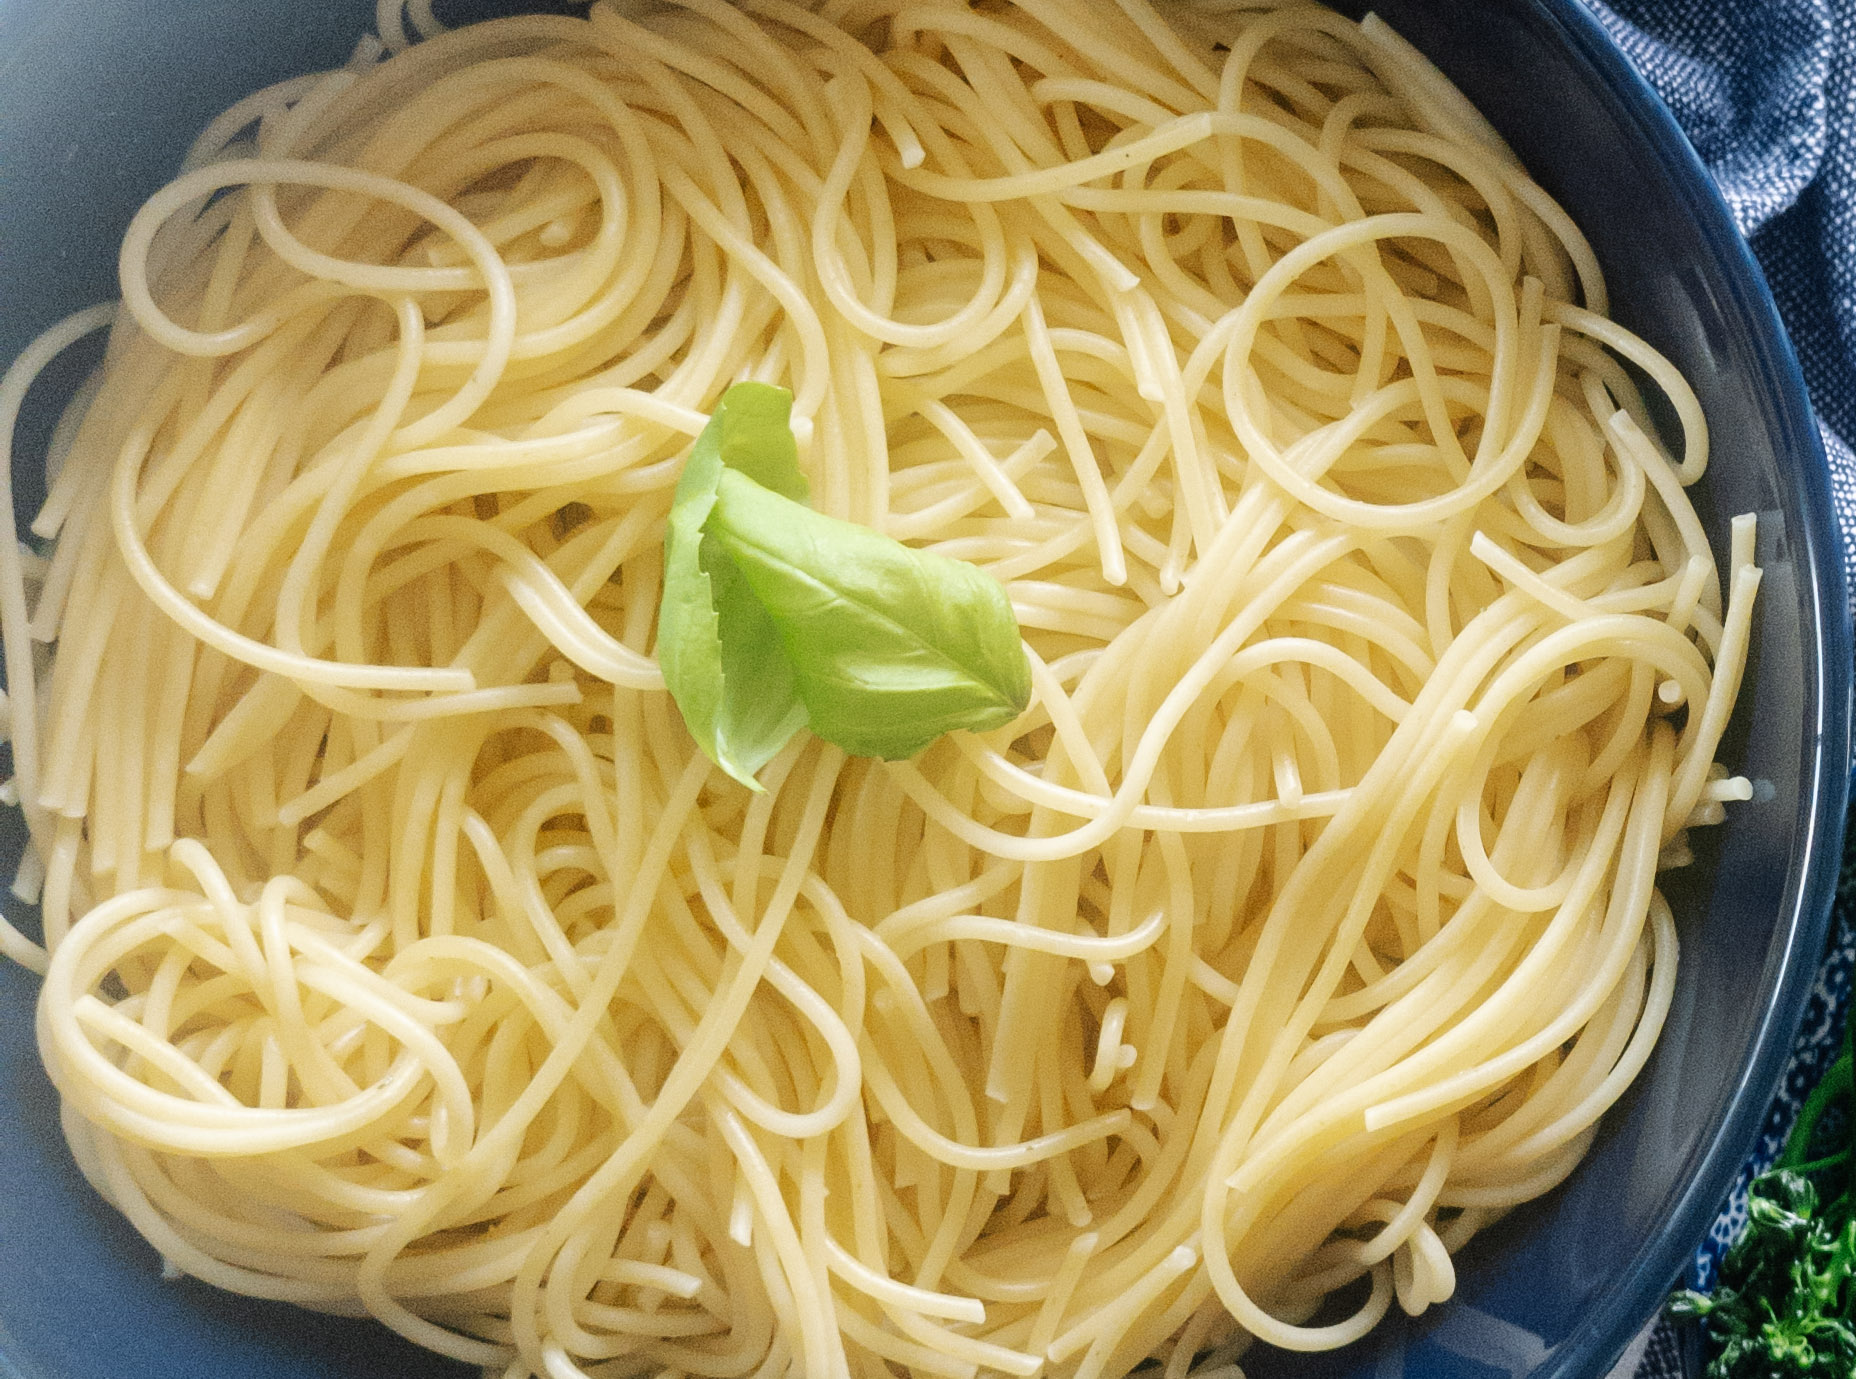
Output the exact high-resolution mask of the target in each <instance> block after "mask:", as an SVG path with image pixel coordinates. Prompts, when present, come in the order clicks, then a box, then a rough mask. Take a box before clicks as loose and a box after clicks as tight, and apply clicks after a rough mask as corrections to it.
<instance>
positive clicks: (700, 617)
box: [657, 383, 806, 790]
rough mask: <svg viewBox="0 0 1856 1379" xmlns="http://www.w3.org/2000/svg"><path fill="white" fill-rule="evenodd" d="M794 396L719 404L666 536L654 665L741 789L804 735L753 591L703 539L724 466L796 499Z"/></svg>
mask: <svg viewBox="0 0 1856 1379" xmlns="http://www.w3.org/2000/svg"><path fill="white" fill-rule="evenodd" d="M791 406H792V395H791V394H790V393H788V392H787V391H786V390H785V389H783V388H773V387H768V386H767V385H765V384H758V383H743V384H737V385H736V386H734V387H732V388H730V389H729V390H728V391H727V392H726V393H724V394H723V396H722V400H721V402H720V403H719V404H718V405H717V407H716V409H715V414H714V415H713V416H711V417H710V418H709V424H708V425H707V426H705V427H704V428H703V431H702V434H701V435H700V436H698V437H697V438H696V444H695V445H694V446H693V447H691V450H690V457H689V459H688V460H687V461H686V462H685V463H684V466H683V473H682V475H681V477H680V478H679V479H678V481H677V491H676V496H675V498H674V499H673V500H672V502H671V506H670V524H669V527H668V529H667V530H666V532H665V534H664V592H663V597H662V599H661V600H660V602H659V605H658V619H657V661H658V666H659V668H660V669H661V670H662V671H663V674H664V684H665V685H666V686H667V687H668V688H669V690H670V694H671V697H672V698H673V699H675V700H676V703H677V708H678V710H679V711H680V712H681V713H682V715H683V721H684V723H685V724H686V725H687V726H688V727H689V730H690V733H691V735H692V736H693V737H694V738H695V739H696V741H697V744H698V745H699V746H701V748H702V749H703V751H704V752H705V753H706V754H707V755H708V756H709V758H710V759H711V760H712V761H714V762H715V764H716V765H718V766H720V767H721V768H722V769H723V770H724V771H726V772H727V773H728V774H729V775H731V776H733V777H734V778H735V779H736V780H738V781H740V782H741V783H742V784H743V785H745V786H747V787H748V788H749V789H751V790H759V789H760V788H761V786H760V783H759V782H758V781H757V780H755V779H754V773H755V772H756V771H758V770H760V768H761V767H762V766H765V765H766V764H767V762H768V761H769V760H771V759H772V757H773V756H774V754H775V753H777V752H778V751H779V750H780V748H782V747H784V746H785V745H786V742H787V739H788V738H790V737H791V736H792V735H793V734H794V733H795V732H797V731H798V730H799V729H800V728H801V727H803V726H804V725H805V719H806V711H805V705H804V703H803V702H802V701H801V700H800V699H799V697H798V693H797V690H796V688H795V685H794V680H793V672H792V667H791V665H790V664H789V663H788V662H787V660H786V657H785V655H784V654H783V653H782V648H781V644H780V640H779V636H778V633H777V631H776V630H775V629H774V626H773V623H772V621H771V619H769V618H768V616H767V614H766V612H765V610H764V609H763V608H762V607H761V605H760V603H759V601H758V600H757V599H756V598H755V597H754V595H753V593H752V591H751V590H750V589H749V588H748V587H747V586H746V585H745V584H744V583H743V582H742V581H741V579H740V577H739V575H737V574H736V573H735V571H734V569H733V567H732V566H730V565H729V564H728V562H727V561H726V559H725V558H722V557H720V556H719V554H717V553H716V552H715V551H714V550H713V543H711V542H709V541H706V540H705V539H704V536H703V528H704V525H705V524H706V523H707V522H708V520H709V517H710V513H711V511H712V510H713V509H714V507H715V497H716V485H717V482H718V481H719V480H720V478H721V476H722V473H723V469H724V465H725V464H732V465H736V466H738V467H739V468H741V469H743V470H745V471H747V472H750V473H753V474H755V475H756V476H757V477H758V478H759V479H760V480H761V481H762V482H764V483H766V484H768V485H769V486H770V487H772V488H774V489H777V490H778V491H780V492H783V493H787V494H790V495H792V496H794V497H803V496H804V495H805V491H806V490H805V480H804V478H803V477H802V476H801V475H800V473H799V457H798V452H797V450H796V449H795V447H794V445H793V433H792V428H791V425H790V414H791Z"/></svg>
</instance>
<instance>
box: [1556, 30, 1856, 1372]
mask: <svg viewBox="0 0 1856 1379" xmlns="http://www.w3.org/2000/svg"><path fill="white" fill-rule="evenodd" d="M1522 4H1523V5H1524V6H1525V7H1526V8H1528V9H1531V10H1532V11H1533V12H1534V13H1535V14H1536V15H1537V16H1538V17H1539V18H1540V19H1541V20H1542V21H1543V22H1544V23H1545V25H1547V26H1548V27H1550V28H1551V29H1552V30H1553V32H1554V34H1555V36H1556V38H1557V39H1558V40H1559V42H1560V43H1561V45H1562V46H1563V48H1564V49H1565V51H1566V52H1567V53H1568V55H1569V56H1570V57H1571V58H1572V59H1573V61H1574V62H1575V63H1577V64H1579V65H1582V66H1584V67H1585V68H1586V69H1587V70H1588V71H1589V72H1590V73H1591V74H1592V76H1593V78H1594V81H1593V86H1594V88H1595V89H1597V90H1599V91H1601V92H1603V93H1604V95H1605V96H1606V97H1607V98H1608V100H1609V102H1610V103H1611V105H1612V107H1613V114H1615V115H1616V116H1617V117H1618V119H1619V122H1620V123H1621V124H1623V125H1625V126H1626V127H1628V128H1630V129H1631V131H1632V132H1633V133H1634V134H1636V135H1637V136H1638V137H1639V138H1641V139H1642V141H1643V143H1644V145H1645V147H1646V148H1647V149H1648V150H1649V151H1650V153H1651V154H1652V155H1653V156H1654V157H1655V158H1656V160H1657V161H1658V162H1659V163H1660V164H1661V165H1662V166H1663V167H1665V168H1666V169H1668V171H1669V172H1670V174H1671V180H1672V182H1673V184H1674V192H1675V197H1676V200H1677V202H1678V203H1679V204H1680V205H1681V206H1682V207H1683V209H1684V210H1686V211H1687V212H1688V214H1689V215H1690V216H1691V217H1692V219H1693V221H1694V224H1695V227H1696V229H1697V231H1698V232H1699V234H1700V236H1701V238H1702V240H1703V242H1704V243H1705V244H1706V246H1707V248H1708V250H1709V252H1710V253H1711V254H1712V255H1713V256H1714V257H1715V258H1716V259H1717V260H1718V261H1719V263H1720V265H1721V267H1722V268H1723V270H1724V272H1723V275H1722V276H1723V278H1724V280H1725V284H1726V287H1727V290H1728V297H1729V309H1730V310H1731V311H1732V312H1733V313H1734V314H1735V315H1737V316H1739V317H1741V318H1742V319H1743V320H1744V321H1745V322H1746V323H1747V324H1748V326H1749V327H1750V328H1751V329H1750V331H1749V334H1750V338H1751V344H1752V351H1753V353H1754V356H1755V358H1756V360H1757V361H1758V364H1759V368H1760V372H1761V374H1762V375H1763V376H1764V378H1765V380H1766V381H1767V383H1768V385H1769V388H1770V392H1771V395H1772V402H1773V404H1774V405H1773V406H1772V409H1771V411H1772V419H1773V421H1774V422H1775V423H1776V440H1777V441H1778V449H1779V453H1780V454H1782V455H1790V456H1793V457H1795V460H1796V465H1795V467H1794V470H1793V474H1794V477H1797V478H1798V479H1800V480H1802V482H1800V483H1798V484H1797V485H1796V488H1795V490H1794V500H1795V501H1796V503H1797V505H1798V509H1799V513H1800V516H1801V517H1802V519H1803V520H1802V521H1801V522H1800V524H1799V526H1798V529H1797V530H1796V531H1793V532H1788V536H1789V537H1790V539H1791V540H1792V541H1793V542H1794V543H1795V546H1794V551H1795V555H1794V563H1795V566H1796V568H1797V569H1798V571H1799V575H1800V579H1799V594H1800V602H1801V611H1803V612H1804V613H1805V614H1807V619H1806V620H1807V622H1808V625H1809V630H1808V635H1807V636H1806V637H1805V638H1804V641H1805V650H1806V653H1807V656H1809V657H1810V659H1811V662H1812V663H1811V664H1810V665H1809V666H1808V668H1807V670H1806V673H1805V676H1804V683H1803V690H1804V696H1803V697H1804V710H1805V715H1804V716H1805V727H1806V731H1807V734H1808V735H1809V746H1810V749H1811V750H1810V753H1809V764H1808V767H1807V769H1806V770H1805V772H1804V773H1803V779H1802V780H1801V782H1800V791H1799V797H1798V803H1797V814H1796V818H1797V819H1798V821H1799V824H1800V827H1799V829H1798V833H1797V837H1798V847H1799V851H1800V852H1801V853H1802V854H1803V859H1804V860H1803V864H1802V866H1800V867H1798V868H1797V869H1796V871H1795V872H1794V873H1793V875H1792V876H1791V877H1790V878H1788V880H1787V883H1786V887H1785V891H1784V898H1783V900H1782V901H1781V905H1780V915H1779V923H1780V925H1781V926H1782V927H1783V928H1784V929H1785V931H1786V937H1785V942H1784V944H1783V946H1782V949H1781V950H1780V951H1779V952H1778V953H1776V954H1774V953H1772V952H1771V951H1770V950H1768V955H1767V959H1766V964H1765V970H1764V971H1762V972H1761V973H1760V974H1759V981H1760V985H1761V987H1762V988H1764V989H1765V990H1766V991H1767V992H1768V993H1769V999H1767V1001H1766V1002H1765V1003H1764V1005H1763V1006H1762V1008H1761V1012H1760V1017H1759V1020H1758V1022H1757V1024H1756V1025H1755V1027H1754V1031H1753V1035H1752V1038H1751V1040H1750V1041H1749V1044H1748V1050H1749V1051H1748V1054H1747V1057H1746V1059H1745V1061H1744V1063H1743V1064H1742V1066H1741V1068H1740V1072H1739V1076H1738V1079H1737V1081H1736V1083H1735V1086H1734V1089H1733V1092H1732V1094H1731V1096H1730V1097H1729V1099H1728V1103H1727V1112H1726V1114H1725V1115H1724V1116H1723V1117H1722V1118H1721V1121H1720V1123H1719V1124H1718V1125H1717V1126H1716V1127H1715V1130H1714V1133H1713V1135H1712V1136H1711V1137H1710V1138H1709V1140H1708V1141H1707V1142H1706V1147H1705V1149H1704V1150H1703V1152H1702V1154H1701V1159H1700V1167H1699V1168H1698V1170H1697V1171H1696V1172H1695V1174H1694V1175H1693V1177H1691V1178H1690V1180H1689V1181H1688V1183H1687V1184H1686V1185H1685V1186H1684V1187H1683V1188H1682V1189H1681V1191H1680V1192H1679V1194H1678V1195H1677V1197H1676V1199H1675V1206H1674V1208H1673V1210H1672V1211H1671V1212H1670V1213H1669V1215H1668V1216H1667V1217H1666V1218H1665V1220H1664V1223H1663V1226H1662V1228H1661V1229H1660V1230H1659V1231H1657V1232H1656V1233H1654V1234H1653V1235H1652V1236H1651V1237H1650V1238H1649V1239H1648V1240H1646V1241H1645V1242H1644V1244H1643V1246H1642V1248H1640V1249H1639V1250H1638V1252H1637V1255H1636V1257H1635V1258H1634V1259H1633V1260H1632V1261H1631V1262H1630V1263H1629V1264H1628V1265H1627V1266H1626V1268H1625V1269H1624V1270H1623V1272H1622V1273H1621V1274H1620V1275H1619V1277H1618V1280H1617V1283H1616V1285H1615V1286H1614V1287H1613V1288H1611V1289H1610V1290H1608V1291H1607V1292H1605V1293H1604V1294H1603V1295H1602V1296H1601V1297H1600V1298H1599V1299H1598V1300H1597V1302H1596V1304H1595V1305H1594V1307H1593V1309H1592V1311H1591V1313H1590V1314H1589V1316H1588V1319H1587V1322H1586V1324H1585V1325H1584V1326H1582V1327H1580V1328H1578V1330H1577V1331H1576V1332H1575V1333H1574V1334H1573V1335H1571V1336H1569V1337H1568V1338H1567V1340H1566V1341H1565V1343H1564V1344H1562V1345H1561V1346H1559V1347H1558V1348H1557V1349H1556V1350H1555V1352H1554V1354H1553V1355H1552V1356H1551V1358H1550V1359H1549V1360H1548V1361H1547V1363H1546V1364H1545V1365H1544V1366H1543V1367H1542V1368H1541V1369H1540V1370H1539V1371H1537V1372H1536V1374H1535V1375H1534V1376H1532V1379H1599V1377H1600V1376H1604V1375H1607V1374H1608V1373H1609V1372H1610V1370H1611V1369H1612V1367H1613V1366H1615V1365H1616V1364H1617V1362H1618V1360H1619V1358H1620V1357H1621V1356H1622V1355H1623V1353H1624V1351H1625V1350H1626V1349H1627V1348H1628V1347H1629V1345H1630V1342H1631V1341H1632V1340H1633V1339H1634V1338H1635V1337H1636V1336H1637V1335H1638V1333H1639V1332H1641V1331H1642V1329H1643V1328H1644V1326H1645V1325H1646V1324H1648V1322H1649V1321H1650V1320H1651V1319H1652V1318H1653V1317H1654V1316H1655V1314H1656V1313H1657V1312H1658V1311H1659V1310H1660V1308H1661V1306H1662V1304H1663V1301H1664V1299H1665V1298H1666V1297H1667V1295H1668V1293H1669V1290H1670V1288H1671V1286H1672V1283H1673V1282H1674V1281H1675V1280H1676V1279H1678V1278H1679V1277H1680V1276H1681V1274H1682V1273H1683V1272H1684V1271H1685V1269H1686V1267H1687V1264H1688V1261H1689V1260H1691V1259H1692V1258H1693V1257H1694V1253H1695V1250H1696V1247H1697V1245H1698V1243H1699V1242H1700V1241H1701V1240H1702V1239H1703V1238H1704V1236H1705V1235H1706V1232H1707V1229H1708V1226H1709V1224H1710V1223H1711V1222H1712V1221H1713V1220H1714V1219H1715V1217H1716V1216H1717V1215H1718V1214H1719V1212H1720V1210H1721V1207H1722V1205H1723V1203H1724V1202H1725V1201H1726V1198H1727V1194H1728V1191H1729V1189H1730V1188H1731V1187H1732V1185H1733V1183H1734V1180H1735V1179H1736V1177H1737V1176H1738V1175H1739V1172H1740V1170H1741V1167H1742V1166H1743V1165H1744V1164H1745V1163H1746V1161H1747V1158H1748V1156H1749V1155H1750V1154H1751V1152H1752V1150H1753V1146H1754V1142H1755V1140H1756V1139H1757V1137H1758V1135H1759V1131H1760V1128H1761V1126H1762V1125H1763V1123H1764V1121H1765V1118H1766V1112H1767V1109H1768V1107H1769V1105H1770V1103H1771V1100H1772V1097H1773V1094H1774V1093H1775V1092H1776V1090H1777V1089H1778V1086H1779V1082H1780V1079H1781V1077H1782V1076H1783V1074H1784V1070H1785V1065H1786V1060H1787V1059H1788V1058H1789V1057H1790V1055H1791V1051H1792V1046H1793V1044H1794V1042H1795V1041H1796V1039H1797V1037H1798V1030H1799V1027H1800V1025H1801V1023H1802V1021H1803V1019H1804V1010H1805V1003H1806V1000H1807V998H1808V996H1809V992H1810V989H1811V984H1812V982H1813V981H1814V980H1815V978H1816V975H1817V968H1818V963H1819V958H1820V955H1821V954H1822V952H1823V948H1824V941H1825V938H1826V936H1827V934H1828V932H1829V926H1830V913H1831V902H1832V900H1833V899H1834V897H1835V892H1836V882H1837V875H1838V871H1839V867H1840V863H1841V858H1842V836H1843V827H1844V821H1845V813H1846V809H1847V807H1848V803H1849V791H1850V766H1851V759H1850V754H1851V740H1850V725H1851V710H1852V704H1851V694H1852V665H1851V627H1850V591H1849V589H1848V587H1847V586H1846V582H1845V575H1844V557H1843V538H1842V534H1841V531H1840V529H1839V527H1838V524H1837V520H1836V516H1835V509H1834V507H1833V505H1832V502H1831V497H1830V486H1829V473H1830V471H1829V463H1828V460H1827V459H1826V457H1825V453H1824V446H1823V440H1822V438H1821V436H1820V434H1819V432H1818V428H1817V421H1816V417H1815V414H1814V412H1813V411H1812V408H1811V404H1810V392H1809V389H1808V388H1807V387H1806V384H1805V380H1804V373H1803V370H1802V369H1801V367H1800V366H1799V363H1798V356H1797V352H1796V351H1795V349H1794V348H1793V346H1792V342H1791V337H1790V335H1789V334H1788V333H1787V331H1786V329H1785V325H1784V322H1783V320H1782V319H1781V318H1780V316H1779V311H1778V305H1777V303H1776V302H1775V300H1774V298H1773V295H1772V290H1771V287H1770V285H1769V284H1768V283H1767V281H1766V275H1765V272H1764V270H1763V269H1762V268H1761V267H1760V265H1759V261H1758V259H1757V258H1755V257H1754V254H1753V250H1752V246H1751V245H1750V244H1748V242H1747V240H1746V238H1745V236H1743V235H1742V234H1741V233H1740V229H1739V226H1738V225H1737V224H1736V223H1735V221H1734V218H1733V214H1732V212H1731V211H1730V210H1729V209H1728V206H1727V203H1726V201H1725V200H1724V199H1723V198H1722V196H1721V194H1720V191H1719V189H1718V188H1717V187H1716V185H1715V182H1714V178H1713V176H1712V175H1711V174H1710V173H1709V172H1708V169H1707V167H1706V165H1705V164H1704V163H1703V162H1702V160H1701V157H1700V155H1699V154H1698V153H1697V152H1696V151H1695V147H1694V145H1693V144H1691V143H1690V142H1689V139H1688V136H1687V135H1686V134H1684V133H1683V131H1682V127H1681V126H1680V125H1679V124H1678V123H1677V122H1676V118H1675V115H1674V113H1673V112H1672V111H1671V110H1670V109H1669V107H1668V105H1667V104H1665V102H1664V101H1663V99H1662V97H1661V95H1659V94H1658V93H1657V91H1656V89H1655V88H1654V87H1653V86H1651V85H1650V83H1649V81H1648V80H1647V79H1646V78H1645V77H1644V76H1643V74H1642V73H1641V72H1640V71H1638V69H1637V68H1636V66H1635V65H1634V64H1633V63H1632V62H1631V61H1630V59H1629V57H1628V56H1626V54H1625V52H1624V50H1623V49H1622V48H1621V47H1620V46H1619V45H1618V43H1617V41H1616V40H1615V39H1614V38H1613V37H1612V36H1611V34H1610V32H1609V31H1608V30H1607V29H1606V28H1605V26H1604V25H1603V24H1602V23H1601V22H1600V20H1599V19H1598V16H1597V15H1596V14H1595V13H1594V12H1593V11H1592V9H1591V8H1590V7H1589V6H1588V5H1587V4H1586V3H1585V2H1584V0H1522ZM1775 969H1776V970H1775Z"/></svg>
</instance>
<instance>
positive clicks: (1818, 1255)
mask: <svg viewBox="0 0 1856 1379" xmlns="http://www.w3.org/2000/svg"><path fill="white" fill-rule="evenodd" d="M1851 1069H1852V1064H1851V1036H1850V1028H1849V1026H1848V1025H1846V1026H1845V1028H1844V1032H1843V1051H1842V1054H1841V1056H1840V1057H1839V1058H1838V1059H1837V1061H1836V1062H1835V1063H1833V1064H1832V1065H1831V1066H1830V1068H1829V1070H1828V1071H1827V1072H1826V1073H1825V1074H1824V1076H1823V1077H1822V1078H1821V1079H1820V1080H1819V1082H1818V1085H1817V1087H1816V1089H1815V1090H1814V1091H1813V1092H1812V1093H1811V1096H1810V1097H1809V1099H1807V1100H1806V1102H1805V1104H1804V1105H1803V1107H1801V1108H1800V1109H1799V1112H1798V1120H1797V1123H1796V1124H1795V1125H1794V1126H1793V1127H1792V1132H1791V1134H1790V1136H1789V1137H1788V1138H1787V1139H1786V1142H1785V1150H1784V1152H1783V1153H1782V1154H1781V1155H1780V1156H1779V1159H1778V1161H1777V1162H1776V1163H1775V1164H1774V1165H1773V1166H1772V1169H1771V1171H1769V1172H1767V1173H1763V1174H1761V1175H1760V1176H1759V1177H1757V1178H1755V1179H1754V1180H1753V1184H1752V1187H1751V1190H1750V1192H1749V1195H1748V1199H1747V1224H1746V1230H1745V1231H1744V1232H1743V1233H1742V1234H1741V1236H1740V1238H1739V1239H1738V1240H1737V1241H1735V1242H1734V1245H1733V1248H1732V1249H1730V1250H1728V1252H1727V1256H1726V1258H1725V1259H1723V1260H1722V1261H1721V1277H1720V1282H1719V1284H1718V1286H1717V1287H1716V1288H1715V1290H1714V1293H1713V1295H1712V1296H1711V1297H1710V1296H1703V1295H1702V1294H1700V1293H1695V1292H1682V1293H1678V1294H1677V1295H1676V1296H1675V1297H1674V1298H1673V1299H1672V1300H1671V1302H1670V1306H1669V1310H1670V1311H1671V1312H1672V1313H1674V1314H1675V1315H1676V1316H1680V1317H1700V1318H1702V1319H1704V1320H1705V1322H1706V1323H1707V1328H1708V1337H1709V1340H1710V1342H1711V1348H1712V1349H1713V1351H1714V1357H1713V1359H1712V1360H1711V1361H1710V1362H1709V1364H1708V1369H1707V1379H1851V1376H1852V1375H1856V1181H1853V1180H1852V1170H1856V1153H1853V1152H1852V1151H1853V1148H1856V1145H1853V1144H1852V1139H1851V1131H1852V1129H1856V1113H1853V1108H1851V1106H1850V1093H1851ZM1839 1104H1841V1105H1842V1106H1843V1107H1844V1118H1845V1119H1844V1127H1843V1130H1842V1132H1841V1135H1840V1139H1841V1143H1840V1144H1839V1145H1838V1146H1837V1147H1836V1148H1835V1149H1834V1150H1832V1151H1831V1152H1830V1153H1828V1154H1826V1155H1824V1156H1823V1157H1820V1158H1817V1159H1815V1160H1813V1159H1812V1158H1811V1157H1810V1156H1811V1154H1812V1152H1813V1149H1814V1146H1815V1141H1816V1140H1817V1138H1818V1131H1819V1128H1820V1125H1821V1124H1822V1123H1823V1121H1824V1119H1825V1113H1826V1112H1827V1111H1828V1110H1829V1109H1830V1108H1831V1107H1832V1106H1835V1105H1839ZM1819 1183H1822V1184H1824V1185H1825V1188H1826V1191H1828V1192H1831V1193H1833V1194H1834V1195H1832V1196H1830V1197H1829V1198H1828V1200H1827V1201H1820V1193H1819V1190H1818V1184H1819Z"/></svg>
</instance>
